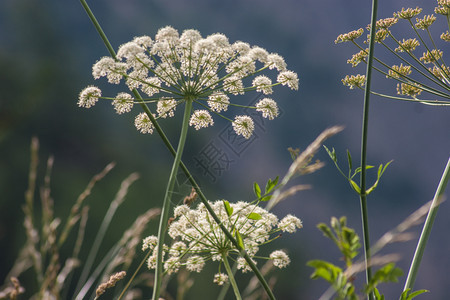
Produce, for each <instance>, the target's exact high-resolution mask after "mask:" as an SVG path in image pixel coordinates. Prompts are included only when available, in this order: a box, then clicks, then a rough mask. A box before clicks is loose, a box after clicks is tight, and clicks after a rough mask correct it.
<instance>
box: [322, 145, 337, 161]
mask: <svg viewBox="0 0 450 300" xmlns="http://www.w3.org/2000/svg"><path fill="white" fill-rule="evenodd" d="M323 147H324V148H325V150H326V151H327V153H328V156H330V158H331V159H332V160H333V161H334V162H335V163H337V158H336V150H334V148H332V149H333V150H332V151H330V149H328V148H327V146H325V145H324V146H323Z"/></svg>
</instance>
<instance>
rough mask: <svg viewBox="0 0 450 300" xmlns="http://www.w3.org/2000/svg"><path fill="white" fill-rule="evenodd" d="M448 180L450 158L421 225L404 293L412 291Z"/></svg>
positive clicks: (449, 175) (449, 176)
mask: <svg viewBox="0 0 450 300" xmlns="http://www.w3.org/2000/svg"><path fill="white" fill-rule="evenodd" d="M449 178H450V157H449V159H448V161H447V166H446V167H445V170H444V173H443V174H442V177H441V180H440V181H439V185H438V187H437V189H436V193H435V195H434V198H433V201H432V203H431V206H430V209H429V211H428V215H427V219H426V220H425V223H424V225H423V229H422V233H421V234H420V238H419V242H418V243H417V247H416V251H415V253H414V257H413V260H412V262H411V266H410V268H409V272H408V277H407V278H406V282H405V287H404V288H403V290H404V291H406V290H407V289H411V290H412V289H413V286H414V282H415V280H416V277H417V273H418V271H419V266H420V262H421V261H422V257H423V253H424V252H425V246H426V244H427V242H428V238H429V237H430V233H431V228H432V227H433V223H434V219H435V218H436V214H437V211H438V208H439V204H440V202H441V200H442V196H443V194H444V191H445V188H446V186H447V183H448V180H449Z"/></svg>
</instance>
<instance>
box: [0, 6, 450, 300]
mask: <svg viewBox="0 0 450 300" xmlns="http://www.w3.org/2000/svg"><path fill="white" fill-rule="evenodd" d="M94 2H95V3H94ZM94 2H93V3H92V4H91V5H92V9H93V11H94V13H95V14H96V16H97V18H98V20H99V21H100V23H101V24H102V26H103V28H104V30H105V32H106V34H107V35H108V37H109V38H110V40H111V43H112V44H113V45H114V47H115V48H117V46H119V45H120V44H122V43H124V42H127V41H129V40H130V39H132V38H133V37H134V36H138V35H144V34H146V35H150V36H154V34H155V33H156V31H157V29H158V28H160V27H163V26H166V25H172V26H174V27H175V28H177V29H179V30H180V31H182V30H183V29H189V28H195V29H198V30H199V31H200V32H201V33H202V34H203V35H204V36H207V35H208V34H212V33H216V32H220V33H224V34H226V35H227V36H228V37H229V39H230V41H231V42H234V41H236V40H243V41H246V42H249V43H250V44H252V45H258V46H261V47H264V48H266V49H267V50H268V51H270V52H277V53H279V54H281V55H282V56H284V57H285V60H286V62H287V63H288V67H289V69H292V70H294V71H296V72H297V73H298V74H299V77H300V89H299V91H298V92H290V91H286V90H287V89H286V88H277V89H276V90H275V94H274V97H275V99H276V100H277V101H278V103H279V104H280V107H281V109H282V110H283V115H282V116H281V117H280V118H279V119H276V120H274V121H271V122H269V123H268V124H266V126H265V127H264V129H265V131H264V132H262V133H261V132H260V134H259V136H258V138H257V139H256V140H255V141H254V142H253V143H252V144H251V145H250V146H249V147H248V148H247V149H246V150H245V151H244V152H243V153H242V154H241V155H240V157H239V158H237V159H235V161H234V162H233V163H232V164H230V165H229V168H228V170H226V171H224V172H223V173H222V174H221V176H219V177H218V180H217V181H216V182H213V181H212V180H211V179H210V178H208V177H206V176H203V175H202V171H201V170H200V169H198V168H196V166H195V161H194V157H195V156H198V155H199V153H201V149H202V148H203V147H205V145H207V144H208V143H209V142H211V141H214V140H215V139H217V136H218V134H219V132H220V131H221V130H222V129H223V128H225V127H226V125H227V124H226V123H221V122H216V123H217V124H216V126H214V127H213V128H210V129H206V130H202V131H200V132H192V135H190V136H189V138H188V144H187V150H186V153H185V155H184V157H183V160H184V161H185V162H186V164H187V165H188V166H189V167H190V168H191V170H192V171H193V173H194V174H195V175H196V176H197V178H198V180H199V181H200V183H201V184H202V186H203V187H204V189H205V192H206V194H207V196H208V197H210V198H211V199H220V198H225V199H228V200H229V201H237V200H249V199H251V196H252V183H253V182H254V181H258V182H259V183H260V184H264V182H265V181H266V180H267V179H268V178H274V177H275V176H277V175H283V174H284V173H285V172H286V170H287V169H288V167H289V164H290V156H289V154H288V152H287V150H286V149H287V148H288V147H294V148H297V147H298V148H301V149H304V148H305V147H306V146H307V145H308V144H309V143H310V142H311V141H312V140H313V139H314V138H315V137H316V136H317V135H318V134H319V133H320V132H321V131H322V130H323V129H325V128H327V127H329V126H332V125H336V124H338V125H344V126H345V127H346V129H345V131H344V132H342V133H341V134H339V135H338V136H336V137H333V138H332V139H330V140H329V141H327V142H326V144H327V145H328V146H330V147H332V146H334V147H335V148H336V149H337V151H338V154H339V158H340V159H341V161H342V164H343V167H345V164H344V163H345V159H346V157H345V151H346V149H349V150H350V151H351V152H352V153H353V156H354V160H355V161H358V159H359V158H358V157H359V144H360V134H361V130H360V124H361V112H362V100H361V99H362V93H361V92H359V91H350V90H348V89H347V88H345V87H344V86H342V84H341V82H340V79H341V78H342V77H344V76H345V75H346V74H349V73H356V72H361V73H363V72H364V69H363V68H362V67H360V68H358V70H357V71H355V70H353V69H352V68H351V66H349V65H347V64H346V60H347V59H348V58H349V57H350V56H351V54H352V53H354V52H356V51H355V49H354V48H353V47H351V46H350V45H346V44H344V45H335V44H334V40H335V38H336V36H337V35H338V34H340V33H344V32H348V31H350V30H353V29H356V28H359V27H365V26H366V25H367V24H368V23H369V21H370V1H368V0H366V1H356V0H348V1H314V0H303V1H294V0H278V1H270V0H264V1H261V0H258V1H256V0H246V1H235V0H234V1H206V0H196V1H180V0H173V1H163V0H155V1H138V0H129V1H121V0H109V1H104V0H102V1H100V0H98V1H94ZM428 2H430V3H427V7H424V8H425V12H426V13H432V7H433V6H434V5H435V3H434V1H428ZM416 5H420V6H422V7H423V5H424V4H423V3H422V1H392V2H391V1H381V3H380V8H379V17H380V18H381V17H389V16H391V15H392V13H393V12H394V11H397V10H400V9H401V8H402V7H415V6H416ZM434 27H439V28H437V29H439V30H437V31H436V33H438V34H440V32H441V31H440V30H441V29H442V31H443V30H444V29H445V28H446V24H445V23H444V21H443V19H442V18H440V19H439V23H437V24H436V25H434ZM400 28H401V27H400ZM403 28H406V27H403ZM401 37H405V38H406V37H411V34H410V33H409V32H408V34H405V35H403V36H401ZM442 49H443V50H444V52H445V50H448V46H447V49H445V48H442ZM447 53H448V51H447ZM104 55H107V51H106V49H105V47H104V46H103V44H102V42H101V40H100V39H99V37H98V35H97V33H96V32H95V30H94V28H93V26H92V25H91V23H90V21H89V20H88V18H87V16H86V14H85V13H84V11H83V9H82V7H81V5H80V3H79V2H78V1H32V0H14V1H12V0H3V1H2V2H1V3H0V70H1V71H0V191H1V192H0V195H1V196H0V205H1V210H0V244H1V247H0V249H1V250H0V274H1V278H0V280H3V278H4V276H5V275H6V272H7V270H8V269H9V268H10V267H11V265H12V262H13V260H14V257H15V255H16V254H17V251H18V250H17V249H18V248H19V247H20V246H21V245H22V243H23V242H24V233H23V227H22V220H23V216H22V211H21V205H22V204H23V203H24V197H23V193H24V191H25V189H26V186H27V172H28V164H29V144H30V139H31V137H32V136H37V137H38V138H39V139H40V143H41V172H40V174H41V175H42V173H43V171H42V169H43V166H44V165H45V160H46V157H47V156H48V155H49V154H53V155H54V156H55V158H56V163H55V167H54V171H53V174H54V175H53V181H52V195H53V198H54V200H55V206H56V210H57V213H58V214H59V215H61V216H65V215H67V212H68V209H69V207H70V206H71V204H72V203H73V202H74V201H75V199H76V197H77V195H78V194H79V193H80V192H81V191H82V190H83V188H84V187H85V185H86V184H87V182H88V181H89V179H90V177H91V176H92V175H94V174H95V173H96V172H98V171H100V170H101V169H102V168H103V167H104V166H105V165H106V164H107V163H109V162H111V161H115V162H117V167H116V168H115V170H114V171H113V172H112V173H111V174H110V175H108V177H107V178H105V179H104V180H103V181H102V182H101V183H100V184H98V186H97V187H96V188H95V190H94V193H93V195H92V196H91V198H90V199H89V201H90V206H91V218H90V223H89V224H90V226H92V228H95V226H96V225H98V224H99V220H100V219H101V217H102V213H103V212H104V211H105V209H106V207H107V204H108V203H109V202H110V201H111V200H112V198H113V196H114V194H115V192H116V190H117V189H118V187H119V184H120V181H121V180H122V179H123V178H125V177H126V176H127V175H128V174H129V173H131V172H135V171H137V172H139V173H140V175H141V179H140V180H139V181H138V182H137V183H136V184H135V185H134V186H133V187H132V188H131V191H130V194H129V196H128V200H127V202H126V203H125V205H124V206H123V207H122V209H121V210H120V212H119V214H118V216H117V222H115V224H116V225H115V226H114V227H113V228H112V230H111V232H110V233H109V235H108V239H107V241H106V242H107V243H109V245H110V244H111V243H113V242H114V241H115V240H117V239H118V238H119V234H120V232H121V231H122V230H124V229H125V227H127V226H128V225H129V224H131V222H132V221H133V218H135V216H136V215H137V214H138V213H139V212H142V210H143V209H147V208H149V207H156V206H159V205H160V203H161V197H162V194H163V186H164V182H165V180H166V179H167V177H168V173H169V167H168V166H169V165H170V164H171V160H172V158H171V156H170V155H169V154H168V152H167V151H166V150H165V148H164V146H163V144H162V143H161V141H160V140H159V138H158V137H157V136H142V135H141V134H139V133H138V132H137V131H136V130H135V129H134V126H133V124H132V121H133V116H134V115H135V114H130V115H128V116H118V115H116V114H114V112H113V110H112V108H111V106H109V105H104V104H102V105H97V106H96V107H94V108H93V109H90V110H85V109H81V108H78V107H77V106H76V101H77V96H78V93H79V91H80V90H81V89H82V88H84V87H85V86H87V85H89V84H93V83H94V80H93V79H92V76H91V66H92V64H93V63H94V62H95V61H96V60H97V59H98V58H100V57H101V56H104ZM95 84H97V83H96V82H95ZM98 84H99V85H100V86H101V87H103V89H104V93H105V94H109V95H114V94H115V92H116V89H113V88H110V90H109V91H110V92H109V93H108V89H109V87H107V85H106V84H104V82H103V81H102V82H99V83H98ZM374 84H375V85H374V88H375V89H377V88H378V89H387V90H389V91H390V92H391V93H393V92H395V90H394V88H393V87H392V82H389V81H386V80H384V79H383V78H380V79H379V80H376V81H375V83H374ZM251 100H252V99H251V96H250V97H249V99H248V101H251ZM135 112H137V110H136V111H135ZM179 121H180V118H174V119H173V120H166V121H165V122H162V123H161V125H162V126H163V128H164V129H165V130H166V131H167V133H168V135H169V137H170V139H171V140H172V141H173V143H175V141H176V140H177V126H178V124H179ZM449 127H450V118H449V110H448V109H447V108H437V107H429V106H423V105H420V104H412V103H399V102H393V101H388V100H385V99H382V98H377V97H373V98H372V102H371V115H370V128H369V143H368V144H369V152H368V159H369V163H371V164H379V163H385V162H387V161H390V160H394V162H393V164H392V165H391V166H390V167H389V169H388V171H387V172H386V173H385V175H384V177H383V179H382V182H381V184H380V186H379V188H378V189H377V190H376V191H375V192H374V193H373V194H371V195H370V197H369V218H370V220H369V221H370V227H371V234H372V235H371V238H372V240H373V241H375V240H376V239H378V238H379V237H380V236H381V235H382V234H383V233H384V232H386V231H388V230H390V229H392V228H393V227H395V226H396V225H397V224H398V223H400V222H401V221H402V220H403V219H404V218H406V217H407V216H408V215H409V214H411V213H412V212H413V211H414V210H415V209H417V208H418V207H420V206H421V205H422V204H424V203H425V202H427V201H428V200H431V198H432V196H433V193H434V191H435V188H436V186H437V183H438V181H439V178H440V175H441V173H442V171H443V168H444V165H445V163H446V161H447V158H448V154H449V149H450V139H449V138H450V134H449V129H448V128H449ZM222 150H223V151H224V153H226V154H227V155H230V156H231V155H232V154H231V153H230V152H229V150H227V148H226V147H224V148H223V149H222ZM317 158H318V159H321V160H323V161H325V162H327V165H326V167H325V168H324V169H322V170H320V171H319V172H317V173H316V174H313V175H309V176H305V177H302V178H299V179H297V181H296V182H297V183H309V184H312V185H313V189H312V190H310V191H306V192H302V193H300V194H298V195H296V196H295V197H292V198H291V199H289V200H287V201H285V202H283V203H282V204H280V205H279V206H278V207H277V208H276V210H275V212H276V213H277V214H278V215H279V216H283V215H285V214H287V213H294V214H295V215H297V216H298V217H300V218H301V219H302V220H303V223H304V229H302V230H300V231H299V232H297V233H296V234H294V235H284V236H283V238H282V239H279V240H277V241H276V242H275V243H274V244H275V245H274V246H276V247H279V248H281V247H284V248H286V249H288V251H289V253H290V255H291V258H292V260H293V263H292V264H291V265H290V267H289V268H288V269H286V270H283V271H282V272H280V276H279V281H278V283H277V286H276V288H275V294H276V295H278V296H279V298H280V299H315V298H318V297H319V296H320V294H321V292H322V291H324V289H325V287H326V285H325V284H324V283H323V282H320V281H311V280H310V279H309V275H310V273H311V269H310V268H309V267H307V266H305V263H306V261H308V260H310V259H328V260H332V261H334V262H338V259H339V253H338V252H337V251H336V250H335V249H334V247H333V245H332V243H331V241H329V240H326V239H325V238H324V237H322V235H321V234H320V233H319V231H318V230H317V229H316V228H315V226H316V224H317V223H319V222H328V221H329V219H330V217H331V216H342V215H346V216H347V217H348V221H349V224H350V226H352V227H354V228H357V231H358V232H360V229H359V228H360V216H359V203H358V198H357V196H356V195H355V194H354V193H353V192H352V191H351V189H350V188H349V187H348V185H347V183H346V181H345V179H344V178H342V177H340V176H339V174H338V173H337V171H336V169H335V168H334V166H333V165H332V164H331V163H330V161H329V159H328V158H327V156H326V154H325V153H324V151H323V150H321V152H319V154H318V155H317ZM41 178H42V176H41ZM39 184H42V179H41V180H40V182H39ZM180 197H181V196H180ZM448 214H449V206H448V203H447V202H445V203H444V204H443V205H442V207H441V208H440V212H439V214H438V218H437V220H436V224H435V226H434V228H433V232H432V235H431V238H430V242H429V245H428V247H427V250H426V252H425V256H424V259H423V262H422V267H421V272H420V274H419V276H418V279H417V283H416V286H415V288H416V289H422V288H425V289H429V290H431V293H429V294H428V295H425V296H422V297H421V299H444V298H445V295H448V294H449V293H450V289H449V284H448V283H449V281H448V277H447V273H448V269H449V267H450V236H449V234H448V228H450V221H449V220H450V219H449V218H447V217H446V216H447V215H448ZM155 226H156V223H155V224H153V227H152V228H149V230H148V233H149V234H155V233H156V228H155ZM418 230H419V228H416V232H417V231H418ZM105 247H106V248H107V247H108V246H105ZM414 247H415V243H414V241H411V242H407V243H403V244H401V245H396V246H390V247H388V248H387V249H385V253H391V252H395V253H400V254H401V255H402V260H401V261H400V262H399V266H401V267H403V268H407V266H408V265H409V262H410V260H411V257H412V254H413V251H414ZM86 248H88V245H87V246H86ZM106 250H107V249H105V251H106ZM210 270H211V269H210ZM211 276H212V273H211V274H205V276H204V277H203V278H204V279H202V280H206V281H202V284H201V285H202V289H203V291H204V289H205V285H206V286H212V285H210V284H208V282H210V278H211ZM361 276H362V275H360V277H361ZM196 278H198V280H200V279H199V277H198V276H196ZM402 280H404V278H402ZM199 282H200V281H199ZM402 286H403V285H402V284H399V285H386V286H383V287H381V289H382V290H383V291H384V292H385V293H386V296H387V297H386V298H387V299H394V298H396V297H398V294H399V292H400V291H401V289H402ZM210 289H212V293H215V292H216V291H217V290H218V289H217V288H216V287H210ZM196 291H198V289H197V288H194V289H193V291H192V293H191V294H190V297H191V298H192V299H193V297H194V296H193V295H194V294H195V292H196Z"/></svg>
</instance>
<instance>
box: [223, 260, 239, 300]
mask: <svg viewBox="0 0 450 300" xmlns="http://www.w3.org/2000/svg"><path fill="white" fill-rule="evenodd" d="M222 260H223V264H224V266H225V269H226V270H227V273H228V280H229V281H230V284H231V286H232V287H233V291H234V295H235V296H236V300H241V299H242V297H241V293H239V288H238V286H237V283H236V280H235V279H234V275H233V271H232V270H231V267H230V264H229V263H228V258H227V256H226V255H225V254H222Z"/></svg>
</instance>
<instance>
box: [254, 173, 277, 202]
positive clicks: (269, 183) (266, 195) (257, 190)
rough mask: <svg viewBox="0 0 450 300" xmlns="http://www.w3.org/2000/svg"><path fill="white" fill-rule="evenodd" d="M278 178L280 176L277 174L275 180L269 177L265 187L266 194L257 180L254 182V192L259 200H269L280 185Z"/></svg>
mask: <svg viewBox="0 0 450 300" xmlns="http://www.w3.org/2000/svg"><path fill="white" fill-rule="evenodd" d="M278 180H279V176H277V177H276V178H275V179H274V180H272V179H270V178H269V180H268V181H267V183H266V186H265V188H264V194H261V188H260V186H259V184H258V183H257V182H255V183H253V192H254V193H255V196H256V197H257V198H258V201H269V200H270V199H271V198H272V195H269V194H270V193H272V192H273V191H274V190H275V188H276V187H277V186H278Z"/></svg>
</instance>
